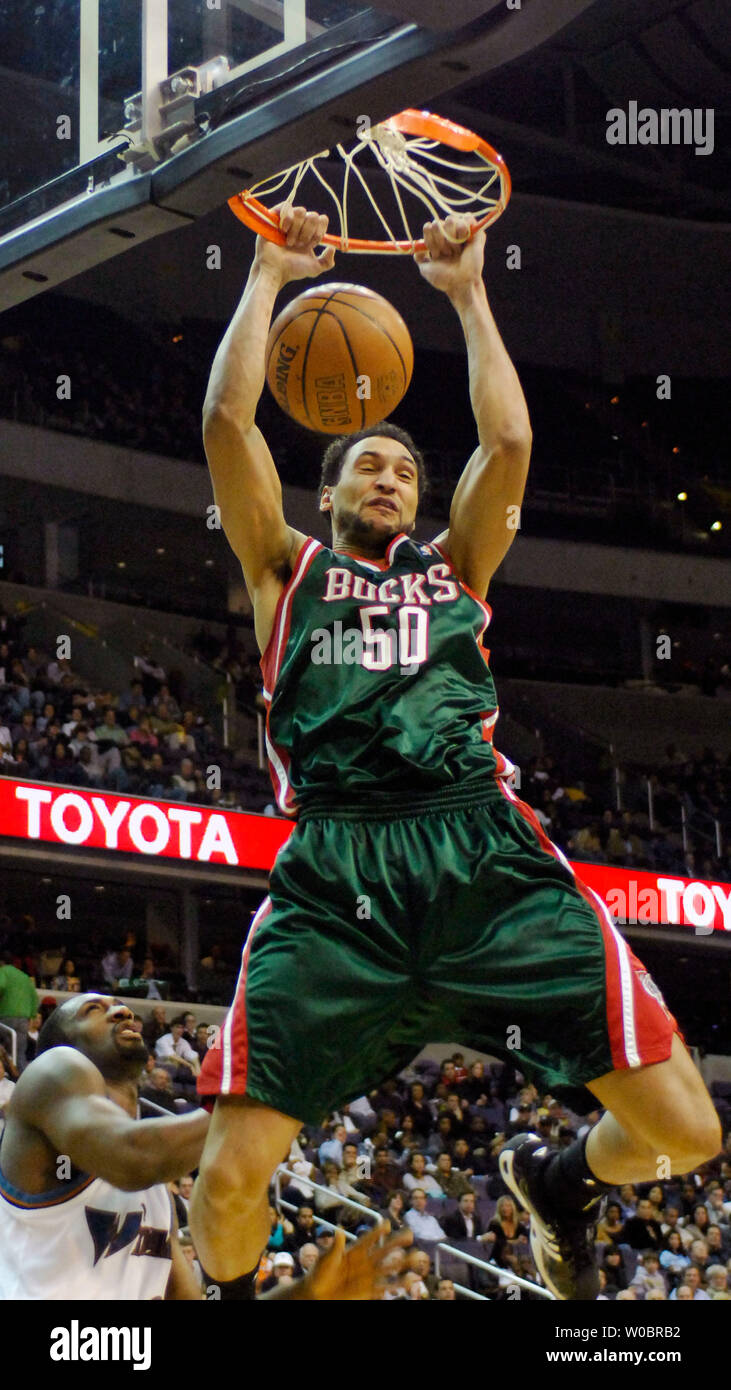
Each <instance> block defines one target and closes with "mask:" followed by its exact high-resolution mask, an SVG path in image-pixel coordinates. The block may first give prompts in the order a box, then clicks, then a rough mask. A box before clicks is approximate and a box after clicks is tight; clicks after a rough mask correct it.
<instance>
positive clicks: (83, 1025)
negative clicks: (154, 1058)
mask: <svg viewBox="0 0 731 1390" xmlns="http://www.w3.org/2000/svg"><path fill="white" fill-rule="evenodd" d="M68 1038H69V1043H70V1045H71V1046H72V1047H77V1048H78V1049H79V1051H80V1052H83V1053H84V1055H85V1056H86V1057H88V1058H89V1061H91V1062H93V1063H94V1065H95V1066H97V1067H98V1068H99V1070H100V1072H101V1073H102V1076H106V1075H108V1074H109V1075H124V1074H126V1073H127V1072H128V1071H131V1072H132V1073H134V1071H135V1069H136V1068H137V1069H139V1067H141V1066H142V1065H143V1063H144V1061H145V1058H146V1056H147V1048H146V1047H145V1044H144V1043H143V1041H142V1038H141V1037H140V1034H139V1032H138V1031H137V1028H136V1026H135V1021H134V1014H133V1012H132V1010H131V1009H129V1008H128V1007H127V1005H126V1004H123V1003H122V1001H121V1000H120V999H114V998H112V997H110V996H109V995H106V994H83V995H81V996H80V998H79V999H78V1000H75V1001H74V1012H73V1019H72V1021H71V1024H70V1026H69V1029H68Z"/></svg>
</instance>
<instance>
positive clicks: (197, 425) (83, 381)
mask: <svg viewBox="0 0 731 1390" xmlns="http://www.w3.org/2000/svg"><path fill="white" fill-rule="evenodd" d="M0 360H1V361H2V368H3V371H2V373H0V378H1V380H2V385H1V386H0V417H3V418H5V419H8V418H10V419H14V420H20V421H22V422H23V423H24V424H28V425H37V426H40V427H41V428H43V429H50V430H63V431H65V432H66V433H69V434H76V435H83V436H84V437H85V438H89V439H100V440H104V441H106V442H107V443H109V444H121V445H123V446H124V447H125V448H128V449H143V450H146V451H147V452H149V453H154V454H162V455H163V456H164V457H166V458H179V459H188V460H196V459H197V460H199V461H202V460H203V443H202V436H201V417H200V409H196V408H195V405H194V402H195V401H196V400H197V399H198V398H200V403H201V405H202V402H203V395H202V390H201V388H202V382H201V380H200V379H199V378H198V376H195V377H193V376H192V375H191V373H190V371H188V370H186V368H185V367H184V366H181V365H177V364H176V363H175V362H174V361H173V360H171V358H170V357H168V358H167V360H165V361H164V362H163V361H161V360H160V358H159V354H157V353H154V352H152V353H151V354H150V360H149V361H147V362H144V363H143V362H141V361H140V359H139V357H138V356H137V355H136V354H135V355H134V356H131V357H129V359H128V370H127V372H126V373H125V372H124V371H120V369H119V364H118V363H116V362H114V361H113V360H112V359H111V358H110V355H109V353H108V351H107V352H105V351H99V350H97V348H96V345H95V349H94V350H92V349H91V348H87V349H86V350H82V349H79V348H74V347H70V346H69V345H68V344H61V343H58V344H56V343H54V342H53V341H52V340H51V339H49V335H47V334H41V333H40V332H37V331H30V330H24V331H21V332H18V333H13V334H8V335H7V336H6V337H4V338H3V340H2V342H1V343H0ZM143 375H144V384H141V382H142V376H143ZM64 377H68V378H69V382H70V395H69V397H68V399H65V398H62V399H59V398H58V394H57V392H58V381H59V378H64ZM125 378H126V379H125Z"/></svg>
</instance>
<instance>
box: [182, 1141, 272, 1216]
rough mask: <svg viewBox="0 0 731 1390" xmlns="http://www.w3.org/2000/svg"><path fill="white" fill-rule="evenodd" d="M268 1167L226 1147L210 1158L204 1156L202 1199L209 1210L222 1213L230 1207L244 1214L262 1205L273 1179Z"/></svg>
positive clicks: (202, 1162)
mask: <svg viewBox="0 0 731 1390" xmlns="http://www.w3.org/2000/svg"><path fill="white" fill-rule="evenodd" d="M265 1167H266V1165H263V1164H261V1163H260V1162H257V1161H256V1156H254V1155H252V1156H249V1155H246V1156H245V1157H244V1156H242V1154H241V1151H240V1150H238V1151H237V1150H234V1149H233V1147H232V1146H228V1145H226V1146H222V1147H220V1148H219V1149H218V1150H217V1152H215V1153H213V1154H211V1155H210V1156H206V1155H205V1154H204V1156H203V1158H202V1159H201V1165H200V1169H199V1181H198V1183H197V1184H196V1188H198V1186H200V1189H201V1193H200V1195H201V1197H203V1198H204V1200H205V1201H206V1202H207V1204H208V1205H209V1207H215V1208H216V1209H217V1210H218V1211H221V1212H223V1211H225V1210H226V1209H227V1208H229V1207H235V1208H236V1210H237V1211H243V1210H246V1209H248V1208H249V1207H253V1206H255V1205H256V1204H257V1203H258V1202H259V1201H261V1196H262V1193H263V1192H265V1191H266V1188H267V1185H268V1182H269V1178H270V1176H271V1175H270V1173H268V1172H266V1171H265Z"/></svg>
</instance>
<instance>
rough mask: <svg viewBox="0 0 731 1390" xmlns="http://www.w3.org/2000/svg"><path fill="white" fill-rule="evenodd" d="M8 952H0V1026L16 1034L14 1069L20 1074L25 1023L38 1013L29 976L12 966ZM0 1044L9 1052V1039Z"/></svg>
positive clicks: (26, 1028) (26, 1031)
mask: <svg viewBox="0 0 731 1390" xmlns="http://www.w3.org/2000/svg"><path fill="white" fill-rule="evenodd" d="M12 959H13V958H12V955H11V954H10V952H9V951H2V952H0V1023H4V1024H5V1027H6V1028H13V1029H14V1030H15V1034H16V1049H17V1050H16V1065H17V1067H18V1070H19V1071H22V1070H23V1068H24V1066H25V1064H26V1047H27V1044H28V1023H29V1020H30V1019H31V1018H33V1016H34V1014H36V1013H37V1012H38V994H37V992H36V987H35V985H34V984H33V981H32V980H31V978H30V976H29V975H26V974H25V973H24V971H22V970H18V969H17V968H16V966H14V965H13V964H12ZM2 1042H3V1045H4V1046H7V1048H8V1051H11V1047H10V1039H9V1037H8V1035H7V1034H6V1033H3V1034H2Z"/></svg>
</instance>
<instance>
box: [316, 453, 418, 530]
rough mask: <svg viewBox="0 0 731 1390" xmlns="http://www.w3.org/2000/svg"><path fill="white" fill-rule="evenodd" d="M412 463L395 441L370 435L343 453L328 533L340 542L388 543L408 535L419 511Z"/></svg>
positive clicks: (416, 478)
mask: <svg viewBox="0 0 731 1390" xmlns="http://www.w3.org/2000/svg"><path fill="white" fill-rule="evenodd" d="M418 493H419V478H418V472H417V468H416V463H415V461H414V459H413V458H412V456H411V454H410V453H409V451H408V449H407V448H405V446H404V445H403V444H400V443H399V441H398V440H397V439H388V438H385V437H383V438H382V437H381V436H379V435H374V436H373V438H372V439H361V440H359V441H358V443H357V444H354V445H353V446H352V448H350V449H349V450H348V453H347V455H346V458H345V462H344V463H343V468H342V472H341V475H340V478H339V480H338V482H337V484H336V486H335V487H334V488H333V490H332V493H331V506H332V513H333V527H334V529H336V530H337V532H338V535H339V536H340V537H341V538H343V539H348V538H350V537H351V536H352V539H353V540H358V539H363V538H365V537H366V536H367V537H368V538H369V539H371V540H372V541H378V540H380V539H381V538H383V539H384V540H385V541H388V540H390V538H391V537H392V536H396V535H398V533H399V532H400V531H406V532H407V533H409V532H410V531H411V530H412V529H413V525H414V520H415V517H416V509H417V505H418V500H419V497H418Z"/></svg>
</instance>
